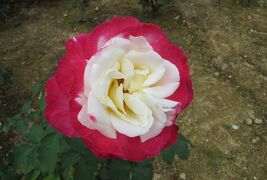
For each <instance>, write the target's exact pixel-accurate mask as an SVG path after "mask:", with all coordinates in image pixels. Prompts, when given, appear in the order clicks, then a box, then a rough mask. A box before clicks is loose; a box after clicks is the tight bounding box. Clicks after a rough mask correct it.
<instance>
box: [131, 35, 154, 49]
mask: <svg viewBox="0 0 267 180" xmlns="http://www.w3.org/2000/svg"><path fill="white" fill-rule="evenodd" d="M129 39H130V40H131V42H133V43H134V44H135V45H136V46H137V47H138V49H137V50H140V51H142V50H143V51H148V50H152V47H151V46H150V44H149V43H148V41H147V40H146V38H145V37H143V36H138V37H134V36H129Z"/></svg>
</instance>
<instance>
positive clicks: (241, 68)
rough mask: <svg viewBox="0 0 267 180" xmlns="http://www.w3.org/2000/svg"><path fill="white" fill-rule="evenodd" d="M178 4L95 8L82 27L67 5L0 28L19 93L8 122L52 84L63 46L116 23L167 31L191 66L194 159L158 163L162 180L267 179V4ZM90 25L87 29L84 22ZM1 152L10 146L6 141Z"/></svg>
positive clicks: (8, 94)
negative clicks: (121, 19)
mask: <svg viewBox="0 0 267 180" xmlns="http://www.w3.org/2000/svg"><path fill="white" fill-rule="evenodd" d="M258 2H259V3H255V4H253V5H251V6H249V7H243V6H241V5H239V4H237V3H235V2H234V1H231V0H224V1H223V0H222V1H220V3H219V1H216V2H215V1H212V0H177V1H176V3H175V4H173V5H171V6H167V7H163V8H161V10H160V12H159V13H157V14H154V15H151V13H150V11H149V10H146V9H145V10H143V9H142V7H141V6H140V5H138V4H137V3H136V1H134V0H101V1H92V2H91V3H90V4H89V6H88V7H86V8H85V11H84V14H83V17H81V11H80V10H79V8H76V9H71V10H67V8H66V7H67V3H68V1H67V0H63V1H50V2H49V3H48V2H46V3H42V4H41V5H39V6H36V7H31V8H27V9H20V10H19V12H18V14H17V15H16V16H15V17H12V18H9V19H8V20H7V21H6V22H5V23H2V24H1V26H0V54H1V56H0V67H1V69H4V70H6V71H8V72H9V73H10V75H11V81H12V84H11V86H10V87H9V88H5V89H1V91H0V96H1V97H0V100H1V101H0V113H1V114H0V118H1V121H4V119H5V118H6V117H7V116H10V115H14V114H15V113H16V112H18V111H19V109H20V106H21V104H22V103H23V101H24V100H25V99H27V98H29V97H30V92H31V88H32V87H33V85H34V84H35V83H36V82H42V83H45V81H46V80H47V79H48V77H49V76H50V75H52V74H53V72H54V71H55V68H56V64H57V61H58V60H59V58H60V57H61V56H62V55H63V54H64V46H63V45H64V42H65V41H66V40H67V39H68V38H69V37H72V36H73V35H75V34H78V33H81V32H89V31H90V30H91V29H92V28H93V27H94V26H95V25H97V24H99V23H101V22H103V21H104V20H106V19H107V18H111V17H113V16H126V15H131V16H135V17H137V18H138V19H140V20H141V21H143V22H152V23H156V24H158V25H160V26H161V27H162V28H163V30H164V32H165V33H166V34H167V36H168V38H169V39H170V40H171V41H172V42H173V43H175V44H178V45H179V46H180V47H181V48H182V49H183V50H184V51H185V52H186V53H187V54H188V56H189V57H190V62H189V66H190V69H191V76H192V81H193V88H194V100H193V104H192V105H191V106H190V107H189V108H188V109H187V110H186V111H185V112H184V113H183V114H182V115H181V116H180V117H179V118H178V120H177V124H179V126H180V131H181V132H182V133H183V134H184V135H185V136H186V137H187V138H188V139H189V140H190V141H191V142H192V144H193V146H192V147H191V152H190V157H189V159H188V160H187V161H182V160H180V159H179V158H178V157H177V158H176V159H175V162H174V163H173V164H172V165H171V166H168V165H166V164H165V163H164V162H163V161H162V160H161V158H160V157H157V158H156V160H155V162H154V177H153V179H154V180H161V179H162V180H165V179H185V178H186V179H194V180H195V179H196V180H200V179H211V180H213V179H226V180H228V179H234V180H236V179H242V180H251V179H255V180H256V179H258V180H265V179H267V3H266V2H264V1H258ZM81 19H82V20H83V21H80V20H81ZM0 140H1V141H0V143H1V148H2V149H1V151H2V152H4V151H6V150H7V148H8V144H9V143H7V141H8V139H6V138H3V136H2V135H1V137H0Z"/></svg>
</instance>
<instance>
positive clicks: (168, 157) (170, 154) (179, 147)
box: [161, 134, 189, 164]
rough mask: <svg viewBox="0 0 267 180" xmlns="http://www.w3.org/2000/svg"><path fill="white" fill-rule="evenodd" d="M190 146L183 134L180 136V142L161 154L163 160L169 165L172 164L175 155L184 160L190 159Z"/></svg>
mask: <svg viewBox="0 0 267 180" xmlns="http://www.w3.org/2000/svg"><path fill="white" fill-rule="evenodd" d="M188 144H189V141H188V140H187V139H186V138H185V137H184V136H183V135H182V134H179V138H178V141H177V142H176V143H175V144H174V145H172V146H171V147H169V148H167V149H166V150H164V151H163V152H162V153H161V155H162V158H163V160H164V161H165V162H167V163H168V164H171V163H172V161H173V158H174V155H175V154H178V156H179V157H180V159H182V160H186V159H188V156H189V146H188Z"/></svg>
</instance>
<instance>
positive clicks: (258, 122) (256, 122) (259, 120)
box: [254, 118, 262, 124]
mask: <svg viewBox="0 0 267 180" xmlns="http://www.w3.org/2000/svg"><path fill="white" fill-rule="evenodd" d="M254 122H255V124H262V119H258V118H257V119H255V120H254Z"/></svg>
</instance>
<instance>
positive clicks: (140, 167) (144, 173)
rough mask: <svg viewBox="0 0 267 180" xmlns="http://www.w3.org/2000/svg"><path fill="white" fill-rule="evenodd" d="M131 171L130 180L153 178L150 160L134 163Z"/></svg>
mask: <svg viewBox="0 0 267 180" xmlns="http://www.w3.org/2000/svg"><path fill="white" fill-rule="evenodd" d="M131 171H132V180H151V179H152V176H153V170H152V159H148V160H145V161H143V162H140V163H136V166H134V167H133V168H132V170H131Z"/></svg>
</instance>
